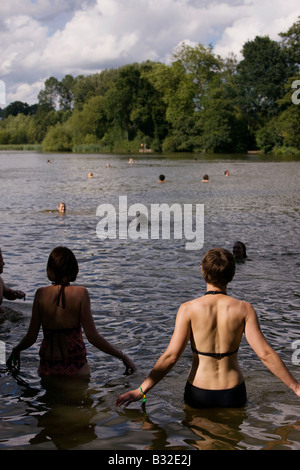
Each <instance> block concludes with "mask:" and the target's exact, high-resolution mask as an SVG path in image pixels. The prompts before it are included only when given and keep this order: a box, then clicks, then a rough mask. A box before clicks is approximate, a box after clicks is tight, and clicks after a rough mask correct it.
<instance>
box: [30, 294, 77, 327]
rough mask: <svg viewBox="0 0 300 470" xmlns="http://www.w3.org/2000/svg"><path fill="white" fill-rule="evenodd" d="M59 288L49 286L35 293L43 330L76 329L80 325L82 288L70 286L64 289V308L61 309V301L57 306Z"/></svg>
mask: <svg viewBox="0 0 300 470" xmlns="http://www.w3.org/2000/svg"><path fill="white" fill-rule="evenodd" d="M60 288H61V286H52V285H51V286H47V287H43V288H41V289H39V290H38V291H37V295H36V302H37V308H38V312H39V316H40V320H41V324H42V326H43V328H46V329H63V328H77V327H79V325H80V314H81V309H82V301H83V298H84V296H83V288H82V287H79V286H70V285H69V286H65V287H64V295H65V306H64V308H62V299H60V300H59V304H58V305H57V302H58V299H59V292H60Z"/></svg>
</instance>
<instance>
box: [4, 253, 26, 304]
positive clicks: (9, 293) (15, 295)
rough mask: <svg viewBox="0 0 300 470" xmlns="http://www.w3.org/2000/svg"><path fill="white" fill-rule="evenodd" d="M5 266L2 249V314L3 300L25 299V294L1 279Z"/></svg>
mask: <svg viewBox="0 0 300 470" xmlns="http://www.w3.org/2000/svg"><path fill="white" fill-rule="evenodd" d="M4 266H5V263H4V259H3V255H2V250H1V248H0V313H1V311H2V307H1V305H2V302H3V298H4V299H6V300H17V299H25V293H24V292H23V291H21V290H14V289H11V288H10V287H8V286H7V285H6V284H5V282H4V280H3V279H2V277H1V274H2V273H3V268H4Z"/></svg>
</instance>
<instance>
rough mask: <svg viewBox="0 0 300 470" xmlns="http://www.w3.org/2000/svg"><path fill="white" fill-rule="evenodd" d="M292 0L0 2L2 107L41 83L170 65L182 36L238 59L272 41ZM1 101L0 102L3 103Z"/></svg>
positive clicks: (298, 7)
mask: <svg viewBox="0 0 300 470" xmlns="http://www.w3.org/2000/svg"><path fill="white" fill-rule="evenodd" d="M299 17H300V2H299V0H285V1H284V2H282V0H216V1H208V0H126V1H125V0H85V1H84V0H9V1H7V2H1V5H0V51H1V60H0V80H2V81H3V82H4V83H5V86H6V103H5V104H6V105H7V104H9V103H10V102H12V101H16V100H20V101H24V102H27V103H28V104H33V103H36V102H37V95H38V92H39V91H40V90H41V89H42V88H43V84H44V81H45V80H46V79H47V78H48V77H50V76H54V77H56V78H58V79H60V78H62V77H63V76H65V75H66V74H72V75H73V76H77V75H79V74H83V75H88V74H91V73H96V72H100V71H101V70H103V69H105V68H110V67H119V66H121V65H124V64H128V63H132V62H142V61H144V60H147V59H150V60H157V61H161V62H164V63H169V61H170V57H171V55H172V51H173V50H174V49H175V48H176V46H178V44H180V43H181V42H182V41H185V42H187V43H191V44H194V43H202V44H204V45H208V44H210V43H211V44H213V46H214V52H215V53H217V54H219V55H221V56H222V57H226V56H227V55H228V54H229V53H234V54H235V55H236V56H237V58H238V60H239V59H240V58H241V49H242V46H243V44H244V43H245V42H246V41H248V40H252V39H254V38H255V36H257V35H260V36H263V35H268V36H269V37H270V38H271V39H274V40H278V39H279V36H278V34H279V33H280V32H284V31H287V30H288V28H289V27H290V26H291V25H292V24H293V23H295V22H296V21H297V20H298V18H299ZM5 104H3V103H0V106H1V107H4V105H5Z"/></svg>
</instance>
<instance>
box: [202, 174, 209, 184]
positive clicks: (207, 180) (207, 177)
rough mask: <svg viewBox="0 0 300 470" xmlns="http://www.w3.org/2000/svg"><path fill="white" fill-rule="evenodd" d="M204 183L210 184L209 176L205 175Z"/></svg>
mask: <svg viewBox="0 0 300 470" xmlns="http://www.w3.org/2000/svg"><path fill="white" fill-rule="evenodd" d="M202 183H209V176H208V175H203V178H202Z"/></svg>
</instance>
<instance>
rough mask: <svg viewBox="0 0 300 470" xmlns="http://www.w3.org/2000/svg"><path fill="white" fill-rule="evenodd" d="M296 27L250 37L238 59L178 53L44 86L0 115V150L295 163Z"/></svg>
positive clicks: (299, 88)
mask: <svg viewBox="0 0 300 470" xmlns="http://www.w3.org/2000/svg"><path fill="white" fill-rule="evenodd" d="M299 79H300V21H297V22H296V23H294V24H293V25H292V26H291V27H290V28H289V29H288V31H286V32H284V33H280V40H279V41H274V40H271V39H270V38H269V37H268V36H257V37H255V39H254V40H251V41H248V42H246V43H245V44H244V46H243V49H242V59H241V60H240V61H239V62H238V61H237V59H236V57H235V56H234V55H233V54H231V55H229V56H228V57H227V58H226V59H222V58H220V57H219V56H217V55H215V54H214V52H213V48H212V47H211V46H208V47H207V46H204V45H202V44H197V45H195V46H191V45H188V44H186V43H183V44H181V46H180V47H178V48H177V50H176V51H175V52H174V53H173V57H172V61H171V63H170V65H166V64H162V63H160V62H152V61H146V62H143V63H132V64H129V65H125V66H122V67H119V68H112V69H107V70H103V71H102V72H101V73H96V74H92V75H88V76H84V75H79V76H77V77H73V76H72V75H66V76H65V77H64V78H63V79H62V80H58V79H57V78H55V77H50V78H48V79H47V80H46V81H45V83H44V89H43V90H41V91H40V93H39V95H38V103H36V104H35V105H33V106H29V105H28V104H26V103H22V102H20V101H16V102H13V103H11V104H9V105H8V106H7V107H6V108H4V109H2V110H0V117H1V121H0V145H9V144H40V145H41V147H42V150H43V151H46V152H51V151H74V152H76V151H77V152H85V151H96V152H97V151H101V152H131V153H134V152H138V151H139V150H140V149H141V145H142V148H143V149H145V148H147V149H152V151H153V152H214V153H218V152H222V153H228V152H237V153H243V152H247V151H248V150H255V149H258V150H260V151H262V152H265V153H268V152H294V153H300V104H299V101H300V99H299V98H300V80H299Z"/></svg>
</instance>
